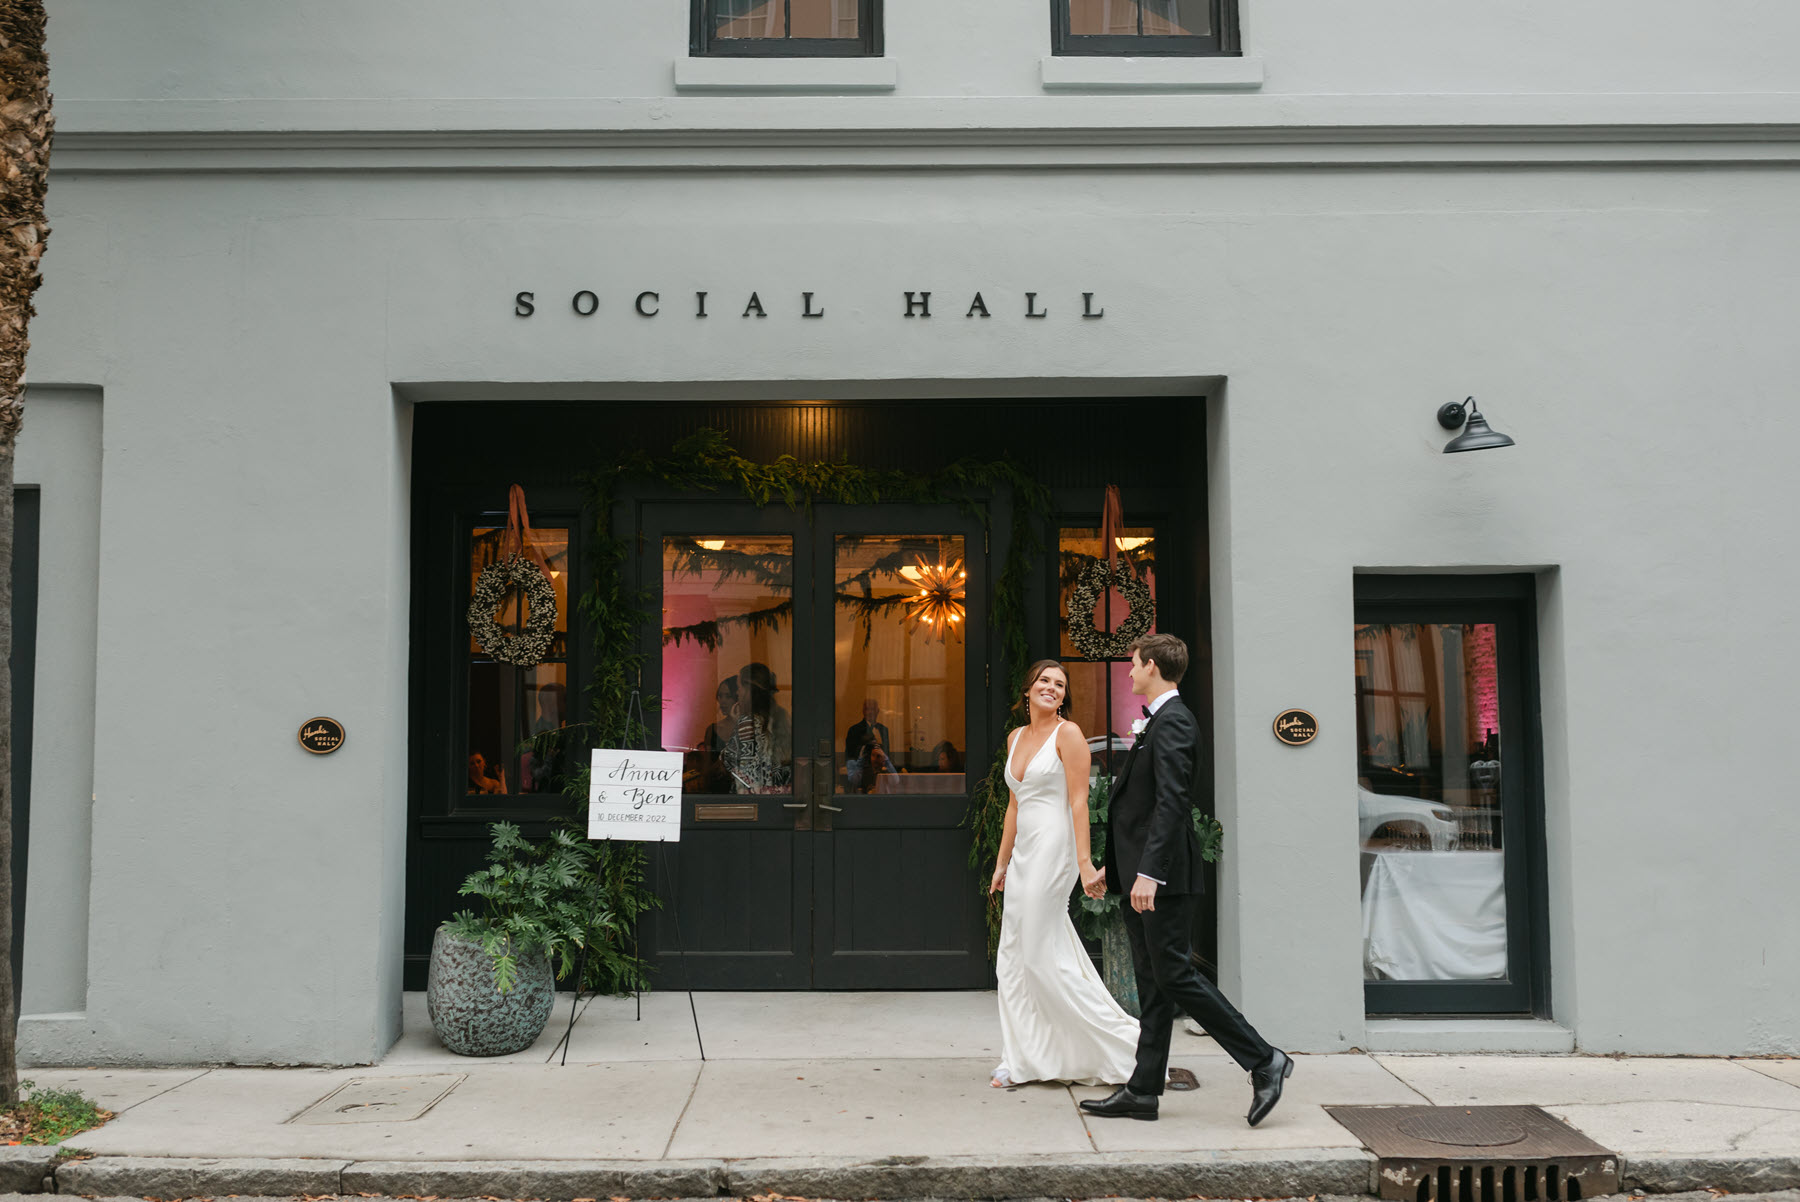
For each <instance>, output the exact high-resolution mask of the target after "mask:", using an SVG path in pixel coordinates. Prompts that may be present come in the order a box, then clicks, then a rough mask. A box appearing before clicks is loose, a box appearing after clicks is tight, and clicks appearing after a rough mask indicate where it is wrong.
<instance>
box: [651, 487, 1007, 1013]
mask: <svg viewBox="0 0 1800 1202" xmlns="http://www.w3.org/2000/svg"><path fill="white" fill-rule="evenodd" d="M635 511H636V515H637V520H636V526H637V530H636V533H637V535H638V542H637V545H638V547H639V549H640V550H639V558H638V571H639V583H640V585H641V586H642V587H643V588H644V589H645V590H646V591H647V592H648V593H649V594H650V595H651V597H652V607H653V608H655V609H659V610H660V613H661V625H662V630H661V635H660V638H659V639H657V640H655V642H656V646H655V648H654V649H652V651H651V654H649V655H648V656H647V659H646V663H645V686H646V692H647V693H648V694H649V695H651V696H652V697H654V698H656V699H657V704H656V705H655V706H654V707H653V708H652V710H651V712H650V715H649V722H650V725H651V729H652V736H653V740H660V743H661V744H662V746H664V747H665V748H667V749H671V750H681V751H683V753H684V764H685V773H684V777H685V779H684V797H683V812H682V833H681V841H680V843H679V844H678V845H676V846H673V847H669V846H664V847H662V848H659V849H657V851H656V852H655V854H653V856H652V858H651V866H650V868H651V873H652V876H653V878H654V879H653V884H654V886H655V887H656V890H657V892H658V893H659V894H660V895H661V896H662V897H663V899H664V903H665V905H664V909H662V910H661V911H659V912H656V913H655V915H654V916H653V917H652V918H651V919H650V921H649V922H648V923H647V929H646V936H647V939H646V951H647V952H648V953H649V954H650V955H651V956H652V957H653V959H654V962H655V964H656V966H657V968H658V970H659V971H658V975H657V978H656V979H657V982H658V984H659V986H660V987H662V988H692V989H928V988H978V987H982V986H984V985H986V984H987V983H988V980H989V967H988V960H987V956H986V940H985V927H984V923H983V905H982V897H981V892H980V889H979V883H978V882H977V881H976V879H975V874H974V872H973V871H972V870H971V869H970V867H969V865H968V850H969V832H968V830H967V829H965V828H964V826H963V820H964V816H965V814H966V812H967V809H968V802H969V789H970V787H971V785H972V784H973V783H974V782H975V781H977V780H978V779H979V778H980V775H981V773H982V771H983V769H984V768H985V766H986V759H987V754H986V753H987V751H988V744H989V741H990V739H991V737H992V731H991V730H990V729H989V728H990V725H991V720H990V715H989V714H988V712H987V711H988V702H987V696H988V690H987V683H986V682H987V678H988V643H989V640H988V638H987V632H986V629H985V615H986V613H987V597H988V579H989V572H988V558H989V556H988V551H987V548H986V540H985V533H984V530H985V525H984V522H983V521H982V520H981V518H980V517H979V516H977V515H976V514H973V513H969V512H964V511H963V510H961V509H960V508H959V507H956V506H942V507H939V506H898V505H874V506H834V505H818V506H814V507H812V508H811V510H810V511H807V510H789V509H787V508H785V507H782V506H779V505H775V506H766V507H759V506H752V505H747V504H744V505H739V504H730V503H720V502H716V501H715V502H697V501H679V500H663V501H644V502H641V503H639V504H638V505H637V506H636V507H635Z"/></svg>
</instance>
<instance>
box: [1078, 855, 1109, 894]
mask: <svg viewBox="0 0 1800 1202" xmlns="http://www.w3.org/2000/svg"><path fill="white" fill-rule="evenodd" d="M1081 891H1082V892H1083V893H1085V894H1087V895H1088V896H1089V897H1091V898H1093V899H1094V900H1095V901H1098V900H1099V899H1101V898H1103V897H1105V896H1106V874H1105V873H1104V872H1101V871H1100V870H1099V869H1098V868H1095V867H1094V866H1093V865H1092V864H1090V863H1088V862H1087V861H1086V860H1083V861H1082V862H1081Z"/></svg>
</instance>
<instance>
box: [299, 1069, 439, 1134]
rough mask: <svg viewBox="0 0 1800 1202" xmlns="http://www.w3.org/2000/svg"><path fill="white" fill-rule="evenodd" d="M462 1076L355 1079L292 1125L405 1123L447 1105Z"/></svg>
mask: <svg viewBox="0 0 1800 1202" xmlns="http://www.w3.org/2000/svg"><path fill="white" fill-rule="evenodd" d="M462 1083H463V1074H461V1073H427V1074H424V1075H421V1076H417V1077H352V1078H351V1079H350V1080H348V1081H346V1082H344V1083H343V1084H342V1085H340V1086H338V1087H337V1088H336V1089H334V1090H332V1091H331V1092H330V1093H328V1094H326V1095H325V1096H324V1097H322V1098H320V1099H319V1100H318V1101H316V1102H314V1103H313V1104H312V1105H311V1106H308V1107H307V1108H306V1109H305V1110H302V1111H301V1112H300V1113H299V1114H296V1115H295V1116H294V1117H293V1118H291V1119H289V1120H288V1122H290V1123H300V1124H303V1125H308V1126H311V1125H318V1124H324V1123H405V1122H410V1121H411V1120H413V1119H416V1118H418V1117H419V1116H420V1115H422V1114H424V1113H425V1112H426V1111H427V1110H430V1109H431V1108H432V1107H433V1106H436V1105H437V1104H438V1103H439V1102H441V1101H443V1100H444V1098H445V1097H447V1096H448V1095H449V1093H450V1091H451V1090H453V1089H455V1088H456V1087H457V1086H458V1085H461V1084H462Z"/></svg>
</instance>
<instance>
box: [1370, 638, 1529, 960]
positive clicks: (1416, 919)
mask: <svg viewBox="0 0 1800 1202" xmlns="http://www.w3.org/2000/svg"><path fill="white" fill-rule="evenodd" d="M1497 644H1498V639H1497V636H1496V628H1495V626H1494V625H1492V624H1490V623H1461V624H1457V623H1433V622H1405V623H1380V624H1376V623H1370V624H1359V625H1358V626H1357V627H1356V719H1357V732H1356V733H1357V765H1356V772H1357V780H1356V799H1357V814H1358V819H1359V830H1360V833H1361V839H1362V871H1363V895H1362V918H1363V966H1364V977H1365V978H1366V979H1368V980H1377V981H1380V980H1392V981H1453V980H1495V979H1500V978H1504V977H1506V976H1507V974H1508V962H1507V961H1508V957H1507V921H1506V919H1507V914H1506V888H1505V886H1506V881H1505V871H1504V855H1503V850H1504V849H1503V841H1504V838H1505V831H1504V829H1503V827H1504V824H1503V823H1502V821H1501V801H1500V777H1501V758H1500V745H1501V744H1500V737H1501V731H1500V700H1501V698H1500V677H1499V671H1498V664H1497V656H1498V645H1497Z"/></svg>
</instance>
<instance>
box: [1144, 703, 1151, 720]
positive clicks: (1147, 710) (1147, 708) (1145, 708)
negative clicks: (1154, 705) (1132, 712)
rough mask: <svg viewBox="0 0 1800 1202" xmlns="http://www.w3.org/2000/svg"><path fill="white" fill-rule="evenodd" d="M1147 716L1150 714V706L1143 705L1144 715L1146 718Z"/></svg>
mask: <svg viewBox="0 0 1800 1202" xmlns="http://www.w3.org/2000/svg"><path fill="white" fill-rule="evenodd" d="M1149 716H1150V707H1149V706H1147V705H1146V706H1145V707H1144V717H1146V718H1148V717H1149Z"/></svg>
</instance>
